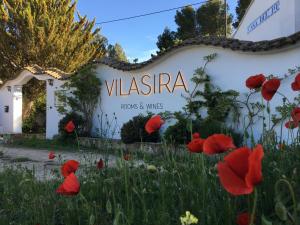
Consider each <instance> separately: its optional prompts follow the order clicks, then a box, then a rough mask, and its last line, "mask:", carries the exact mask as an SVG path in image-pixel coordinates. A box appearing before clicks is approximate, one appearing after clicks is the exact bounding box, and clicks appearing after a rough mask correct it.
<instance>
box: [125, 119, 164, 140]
mask: <svg viewBox="0 0 300 225" xmlns="http://www.w3.org/2000/svg"><path fill="white" fill-rule="evenodd" d="M151 116H152V114H148V115H146V116H144V115H142V114H141V115H138V116H135V117H133V118H132V119H131V120H129V121H128V122H127V123H124V125H123V126H122V128H121V139H122V141H123V142H124V143H125V144H130V143H135V142H159V141H160V136H159V132H158V131H156V132H154V133H152V134H150V135H149V134H147V132H146V131H145V125H146V123H147V121H148V120H149V119H150V118H151Z"/></svg>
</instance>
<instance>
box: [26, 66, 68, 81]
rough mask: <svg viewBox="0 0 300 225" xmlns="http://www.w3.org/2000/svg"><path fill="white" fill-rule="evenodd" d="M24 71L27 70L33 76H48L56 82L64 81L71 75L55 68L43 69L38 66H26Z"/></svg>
mask: <svg viewBox="0 0 300 225" xmlns="http://www.w3.org/2000/svg"><path fill="white" fill-rule="evenodd" d="M24 70H27V71H29V72H30V73H32V74H34V75H49V76H51V77H53V78H55V79H58V80H65V79H67V78H68V77H70V76H71V75H72V73H66V72H64V71H62V70H59V69H57V68H48V69H43V68H42V67H40V66H38V65H32V66H26V67H25V68H24Z"/></svg>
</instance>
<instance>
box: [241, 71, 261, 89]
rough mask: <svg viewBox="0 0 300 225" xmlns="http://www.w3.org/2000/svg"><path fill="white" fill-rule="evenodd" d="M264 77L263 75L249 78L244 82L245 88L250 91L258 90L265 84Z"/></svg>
mask: <svg viewBox="0 0 300 225" xmlns="http://www.w3.org/2000/svg"><path fill="white" fill-rule="evenodd" d="M265 80H266V77H265V75H263V74H259V75H255V76H251V77H249V78H248V79H247V80H246V86H247V87H248V88H250V89H257V88H260V87H261V86H262V85H263V83H264V82H265Z"/></svg>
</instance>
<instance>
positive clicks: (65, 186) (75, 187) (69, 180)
mask: <svg viewBox="0 0 300 225" xmlns="http://www.w3.org/2000/svg"><path fill="white" fill-rule="evenodd" d="M79 190H80V183H79V181H78V179H77V177H76V176H75V174H74V173H71V174H70V175H69V176H67V177H66V179H65V180H64V182H63V183H62V184H61V185H60V186H59V187H58V188H57V189H56V193H58V194H61V195H77V194H78V192H79Z"/></svg>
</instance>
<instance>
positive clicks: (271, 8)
mask: <svg viewBox="0 0 300 225" xmlns="http://www.w3.org/2000/svg"><path fill="white" fill-rule="evenodd" d="M251 25H252V26H251ZM298 31H300V0H253V1H252V3H251V5H250V7H249V8H248V10H247V12H246V14H245V16H244V18H243V20H242V21H241V24H240V26H239V27H238V29H237V31H236V32H235V33H234V35H233V38H235V39H240V40H247V41H262V40H271V39H276V38H280V37H285V36H289V35H292V34H294V33H296V32H298Z"/></svg>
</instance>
